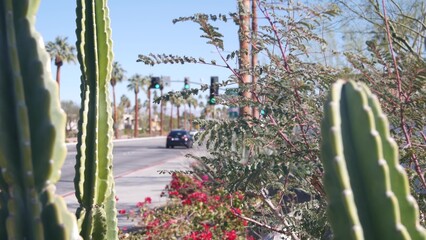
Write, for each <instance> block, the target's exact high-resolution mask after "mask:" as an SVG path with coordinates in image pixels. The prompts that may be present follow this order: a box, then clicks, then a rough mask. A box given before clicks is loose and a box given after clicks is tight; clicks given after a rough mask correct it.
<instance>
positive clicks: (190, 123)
mask: <svg viewBox="0 0 426 240" xmlns="http://www.w3.org/2000/svg"><path fill="white" fill-rule="evenodd" d="M192 119H193V117H192V113H191V107H189V130H190V131H191V130H192Z"/></svg>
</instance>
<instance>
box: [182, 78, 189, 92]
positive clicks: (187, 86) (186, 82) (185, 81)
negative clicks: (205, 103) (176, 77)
mask: <svg viewBox="0 0 426 240" xmlns="http://www.w3.org/2000/svg"><path fill="white" fill-rule="evenodd" d="M183 89H186V90H188V89H189V78H187V77H186V78H185V80H184V85H183Z"/></svg>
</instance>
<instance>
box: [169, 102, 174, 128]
mask: <svg viewBox="0 0 426 240" xmlns="http://www.w3.org/2000/svg"><path fill="white" fill-rule="evenodd" d="M169 125H170V131H171V130H172V129H173V104H172V103H171V102H170V124H169Z"/></svg>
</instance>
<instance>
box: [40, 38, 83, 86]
mask: <svg viewBox="0 0 426 240" xmlns="http://www.w3.org/2000/svg"><path fill="white" fill-rule="evenodd" d="M67 40H68V38H67V37H59V36H58V37H56V38H55V41H54V42H48V43H47V45H46V51H47V52H48V53H49V55H50V59H52V61H54V63H55V66H56V82H57V83H58V88H59V87H60V83H61V67H62V65H63V63H64V62H66V63H68V62H73V63H75V61H76V56H75V53H74V51H75V47H74V46H73V45H70V44H68V42H67Z"/></svg>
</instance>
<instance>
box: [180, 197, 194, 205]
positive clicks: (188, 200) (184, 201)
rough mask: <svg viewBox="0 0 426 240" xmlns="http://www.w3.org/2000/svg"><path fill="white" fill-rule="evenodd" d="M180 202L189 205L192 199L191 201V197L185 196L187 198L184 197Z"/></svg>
mask: <svg viewBox="0 0 426 240" xmlns="http://www.w3.org/2000/svg"><path fill="white" fill-rule="evenodd" d="M182 204H183V205H191V204H192V201H191V199H189V198H187V199H185V200H183V201H182Z"/></svg>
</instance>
